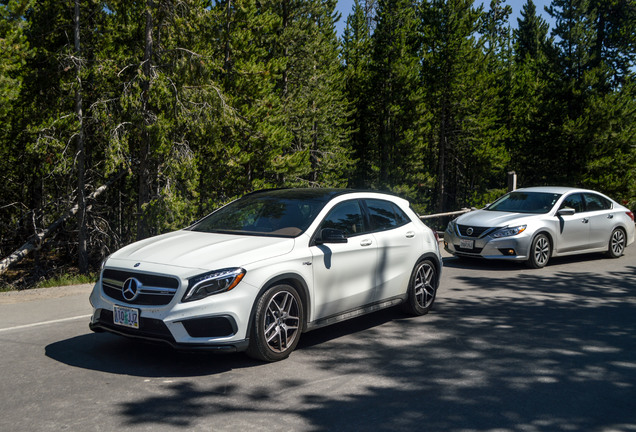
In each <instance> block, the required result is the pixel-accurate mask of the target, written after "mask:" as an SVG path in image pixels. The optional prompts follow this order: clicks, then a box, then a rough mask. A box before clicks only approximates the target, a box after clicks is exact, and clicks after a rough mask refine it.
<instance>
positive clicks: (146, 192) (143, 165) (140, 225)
mask: <svg viewBox="0 0 636 432" xmlns="http://www.w3.org/2000/svg"><path fill="white" fill-rule="evenodd" d="M153 8H154V2H153V1H152V0H148V1H147V2H146V31H145V38H144V60H143V67H142V73H143V75H144V76H143V79H142V83H141V85H142V96H141V97H142V110H143V116H144V124H143V125H142V128H143V129H142V131H141V142H140V143H139V173H138V183H137V186H138V189H137V191H138V201H137V240H141V239H144V238H146V237H148V236H149V235H150V228H149V226H148V221H147V220H146V217H145V215H144V208H143V207H144V205H145V204H147V203H148V202H150V195H151V187H150V183H151V181H152V179H151V171H152V170H151V163H152V160H151V155H150V149H151V145H150V139H151V138H150V134H149V132H148V126H150V124H151V113H150V112H149V110H150V108H149V107H148V97H149V96H148V92H149V91H150V81H151V79H152V77H151V74H152V53H153V40H152V29H153V17H152V11H153Z"/></svg>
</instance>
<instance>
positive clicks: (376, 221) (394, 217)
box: [365, 200, 409, 230]
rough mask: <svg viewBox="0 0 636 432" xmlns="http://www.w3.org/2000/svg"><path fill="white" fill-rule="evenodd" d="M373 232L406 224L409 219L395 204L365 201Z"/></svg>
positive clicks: (381, 201)
mask: <svg viewBox="0 0 636 432" xmlns="http://www.w3.org/2000/svg"><path fill="white" fill-rule="evenodd" d="M365 204H366V205H367V209H369V218H370V219H371V226H372V227H373V229H374V230H388V229H391V228H395V227H398V226H401V225H404V224H406V223H408V221H409V218H408V217H407V216H406V215H405V214H404V212H403V211H402V210H401V209H400V208H399V207H397V206H396V205H395V204H393V203H392V202H389V201H383V200H365Z"/></svg>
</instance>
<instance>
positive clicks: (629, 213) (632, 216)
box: [625, 211, 634, 222]
mask: <svg viewBox="0 0 636 432" xmlns="http://www.w3.org/2000/svg"><path fill="white" fill-rule="evenodd" d="M625 213H627V216H629V217H630V218H632V222H634V213H632V212H630V211H626V212H625Z"/></svg>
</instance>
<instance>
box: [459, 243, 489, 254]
mask: <svg viewBox="0 0 636 432" xmlns="http://www.w3.org/2000/svg"><path fill="white" fill-rule="evenodd" d="M482 250H483V248H473V249H466V248H461V247H459V246H458V245H455V251H456V252H464V253H471V254H480V253H481V251H482Z"/></svg>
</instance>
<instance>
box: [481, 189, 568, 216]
mask: <svg viewBox="0 0 636 432" xmlns="http://www.w3.org/2000/svg"><path fill="white" fill-rule="evenodd" d="M560 196H561V195H560V194H556V193H547V192H523V191H520V192H511V193H509V194H507V195H504V196H503V197H501V198H499V199H498V200H497V201H495V202H494V203H493V204H492V205H491V206H490V207H488V208H487V209H486V210H491V211H502V212H513V213H547V212H549V211H550V210H551V209H552V207H553V206H554V204H556V202H557V200H558V199H559V197H560Z"/></svg>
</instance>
